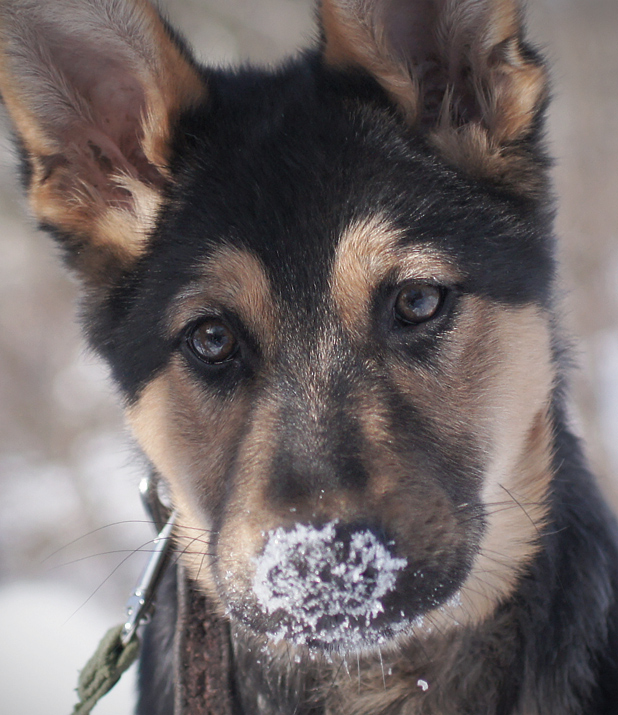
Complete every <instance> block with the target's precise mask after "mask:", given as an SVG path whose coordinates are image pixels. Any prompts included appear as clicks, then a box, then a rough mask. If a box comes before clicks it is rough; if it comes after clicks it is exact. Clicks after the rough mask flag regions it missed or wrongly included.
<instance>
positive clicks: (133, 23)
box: [0, 0, 205, 279]
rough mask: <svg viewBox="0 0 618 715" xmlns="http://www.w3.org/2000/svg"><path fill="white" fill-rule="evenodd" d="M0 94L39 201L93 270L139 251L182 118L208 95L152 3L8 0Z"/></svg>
mask: <svg viewBox="0 0 618 715" xmlns="http://www.w3.org/2000/svg"><path fill="white" fill-rule="evenodd" d="M0 92H1V94H2V99H3V101H4V103H5V104H6V107H7V109H8V113H9V116H10V118H11V119H12V122H13V125H14V129H15V132H16V134H17V137H18V142H19V144H20V146H21V148H22V149H23V153H24V158H25V161H26V176H27V181H28V193H29V199H30V202H31V205H32V208H33V210H34V212H35V214H36V216H37V218H38V219H39V220H40V221H41V223H42V224H43V225H45V226H47V227H49V228H51V229H53V230H54V232H55V233H56V234H57V235H58V236H59V237H61V239H62V240H63V241H64V242H66V243H67V244H68V248H69V254H71V253H73V254H74V258H75V260H76V262H77V265H78V267H79V268H80V269H81V270H82V272H83V273H85V276H86V277H87V278H89V277H90V278H92V279H95V276H94V274H95V273H96V272H100V271H101V270H102V266H101V263H105V264H106V265H107V266H108V267H109V266H110V259H111V260H112V262H116V264H117V265H121V264H125V265H126V264H127V263H128V262H130V261H131V260H133V259H134V258H135V257H136V256H138V255H139V254H140V252H141V251H142V250H143V248H144V242H145V237H146V236H147V234H148V231H149V229H150V227H151V226H150V224H151V223H152V220H153V216H154V215H155V213H156V211H157V208H158V205H159V203H160V201H161V191H162V188H163V186H164V185H165V182H166V180H167V169H166V166H167V162H168V152H169V141H170V136H171V132H172V130H173V126H174V123H175V121H176V119H177V117H178V116H179V114H180V113H181V112H182V111H183V110H185V109H188V108H190V107H191V106H192V105H195V104H196V103H198V102H199V101H200V100H201V99H202V98H203V96H204V94H205V87H204V83H203V81H202V79H201V78H200V76H199V74H198V72H197V70H196V69H195V68H194V66H193V65H192V64H191V62H190V60H188V59H187V58H186V56H185V54H184V53H183V51H182V50H181V49H180V48H179V46H178V45H177V44H176V42H175V41H174V40H173V38H172V37H171V36H170V34H169V32H168V31H167V28H166V26H165V25H164V23H163V22H162V21H161V19H160V17H159V15H158V14H157V12H156V11H155V10H154V8H153V7H152V6H151V5H150V3H149V2H147V0H125V1H124V2H120V1H119V0H2V3H1V4H0ZM71 249H74V250H73V251H72V250H71ZM76 257H77V258H76ZM89 273H91V274H93V275H89Z"/></svg>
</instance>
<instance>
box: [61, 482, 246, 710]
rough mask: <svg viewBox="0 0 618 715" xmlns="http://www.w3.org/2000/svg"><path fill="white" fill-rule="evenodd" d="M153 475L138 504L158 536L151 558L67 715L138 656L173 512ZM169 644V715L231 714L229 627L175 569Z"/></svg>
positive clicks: (166, 555)
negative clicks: (171, 714) (171, 713)
mask: <svg viewBox="0 0 618 715" xmlns="http://www.w3.org/2000/svg"><path fill="white" fill-rule="evenodd" d="M159 486H160V485H159V484H158V481H157V478H156V475H152V476H151V477H146V478H144V479H143V480H142V481H141V483H140V495H141V497H142V502H143V503H144V506H145V508H146V510H147V511H148V513H149V515H150V516H151V518H152V520H153V522H154V523H155V526H156V528H157V531H158V535H157V537H156V538H155V540H154V549H153V553H152V555H151V557H150V559H149V560H148V563H147V564H146V567H145V568H144V571H143V573H142V575H141V577H140V579H139V582H138V585H137V586H136V588H135V589H134V591H133V592H132V594H131V596H130V597H129V599H128V601H127V604H126V620H125V622H124V623H122V624H120V625H118V626H114V627H113V628H110V630H109V631H108V632H107V633H106V634H105V636H104V637H103V639H102V640H101V642H100V643H99V646H98V648H97V650H96V652H95V653H94V655H93V656H92V657H91V658H90V660H89V661H88V663H87V664H86V666H85V667H84V669H83V670H82V671H81V673H80V675H79V679H78V686H77V695H78V697H79V702H78V703H77V705H75V708H74V709H73V711H72V715H89V713H90V712H91V711H92V709H93V708H94V707H95V705H96V704H97V703H98V702H99V700H100V699H101V698H102V697H103V696H104V695H106V694H107V693H108V692H109V691H110V690H111V689H112V688H113V687H114V686H115V685H116V683H117V682H118V681H119V680H120V678H121V676H122V674H123V673H124V672H125V671H126V670H127V669H128V668H129V667H130V666H131V665H132V664H133V663H134V662H135V660H136V659H137V657H138V655H139V648H140V643H139V638H138V629H139V627H140V626H141V625H142V624H145V623H147V622H148V621H149V620H150V617H151V615H152V612H153V610H154V606H155V597H156V593H157V589H158V587H159V584H160V582H161V578H162V576H163V574H164V572H165V569H166V567H167V565H168V564H169V562H170V557H171V554H172V548H171V547H172V543H173V542H172V533H173V530H174V526H175V524H176V512H174V511H171V510H170V508H168V507H166V506H165V505H164V504H163V503H162V501H161V497H160V493H159ZM177 599H178V617H177V621H176V633H175V642H174V684H175V702H174V715H232V712H233V706H232V695H231V693H232V689H231V649H230V637H229V627H228V625H227V623H226V622H224V621H223V620H222V619H221V618H220V617H219V616H218V615H217V614H216V611H215V609H214V607H213V606H212V604H211V603H210V601H209V599H208V598H207V597H206V596H205V595H204V594H202V593H201V592H200V591H199V589H198V588H196V587H195V586H194V584H193V583H192V581H191V580H190V579H189V578H188V577H187V575H186V573H185V570H184V569H183V568H182V567H179V568H178V593H177Z"/></svg>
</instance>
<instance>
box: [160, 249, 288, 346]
mask: <svg viewBox="0 0 618 715" xmlns="http://www.w3.org/2000/svg"><path fill="white" fill-rule="evenodd" d="M210 305H212V306H215V307H219V306H222V307H225V308H227V309H229V310H232V311H235V312H237V313H238V315H239V316H240V317H241V318H242V319H243V321H244V322H245V323H246V325H247V326H248V327H249V328H250V329H251V330H252V331H254V333H255V335H256V336H258V337H259V339H260V343H261V344H262V346H265V347H266V348H268V346H271V345H272V344H273V339H274V335H275V334H276V332H277V330H278V325H279V320H278V315H277V310H276V308H275V305H274V303H273V298H272V294H271V289H270V283H269V279H268V276H267V275H266V272H265V270H264V267H263V266H262V264H261V262H260V261H259V259H258V258H257V257H256V256H254V255H253V254H252V253H250V252H249V251H247V250H244V249H239V248H235V247H233V246H231V245H227V246H225V245H224V246H221V247H218V248H217V249H216V251H215V252H214V254H213V255H212V256H210V257H209V259H208V260H207V261H206V263H205V265H204V269H203V279H202V280H201V281H199V282H197V283H194V284H192V286H191V288H190V289H188V290H187V291H185V292H183V293H182V294H181V295H180V296H178V297H177V298H176V299H175V301H174V302H173V303H172V305H171V307H170V309H169V311H168V312H169V316H170V318H169V327H170V334H171V335H175V334H177V333H178V332H179V331H180V330H181V329H182V328H183V327H184V326H185V325H187V324H189V323H190V322H191V321H192V320H194V319H195V318H196V317H199V316H201V315H203V314H204V310H205V309H206V308H207V307H208V306H210Z"/></svg>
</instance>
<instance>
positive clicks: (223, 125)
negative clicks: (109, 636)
mask: <svg viewBox="0 0 618 715" xmlns="http://www.w3.org/2000/svg"><path fill="white" fill-rule="evenodd" d="M8 5H9V9H7V10H6V11H5V10H3V11H2V12H3V13H4V30H3V36H2V47H3V49H4V57H5V60H4V65H3V72H2V81H3V87H2V91H3V95H4V98H5V101H6V103H7V105H8V107H9V111H10V112H11V113H12V116H13V118H14V120H15V122H16V125H17V128H18V131H19V132H20V134H21V138H22V142H23V147H24V153H25V160H26V166H27V170H28V176H27V181H28V185H29V191H30V195H31V199H32V203H33V205H34V207H35V210H36V211H37V212H38V215H39V218H40V219H41V221H42V222H43V223H44V224H46V225H47V226H48V227H49V228H51V229H52V230H53V231H54V232H55V233H56V235H57V236H58V237H59V238H60V240H61V241H62V242H63V243H64V245H65V246H66V247H67V252H68V255H69V259H70V261H71V262H72V263H73V265H75V266H76V267H77V269H78V270H79V271H80V272H81V274H82V276H83V277H84V279H85V281H86V283H87V285H88V286H89V301H88V302H87V304H86V312H87V323H88V329H89V334H90V337H91V340H92V342H93V344H94V345H95V347H96V348H97V349H98V350H99V351H100V352H101V353H102V354H103V355H104V356H105V357H106V359H107V360H108V361H109V363H110V365H111V367H112V370H113V373H114V375H115V377H116V380H117V382H118V384H119V385H120V387H121V389H122V391H123V393H124V395H125V397H126V401H127V416H128V422H129V424H130V426H131V427H132V429H133V432H134V434H135V436H136V438H137V440H138V442H139V444H140V445H141V447H142V449H143V450H144V452H145V453H146V455H147V456H148V458H149V459H150V461H151V462H152V463H153V465H154V466H155V468H156V469H157V470H158V472H159V473H160V474H161V475H162V477H163V478H164V479H165V480H166V482H167V483H168V484H169V486H170V488H171V493H172V497H173V501H174V505H175V507H176V509H177V510H178V512H179V524H180V528H179V533H178V540H179V544H180V547H181V548H182V549H183V551H184V559H185V562H186V564H187V566H188V567H189V569H190V570H191V573H192V575H193V576H194V578H195V579H196V580H197V581H198V582H199V583H200V584H201V585H202V587H203V588H204V589H205V590H206V591H207V592H208V593H209V594H210V595H211V596H212V597H213V598H214V599H215V600H216V602H217V603H218V604H219V605H220V607H221V610H222V612H226V613H229V614H230V615H231V616H232V618H234V619H235V620H236V621H238V622H239V623H240V624H242V626H243V627H246V628H248V629H249V630H251V631H253V632H255V633H257V634H259V635H262V636H266V637H267V638H269V639H271V640H274V641H277V640H280V639H285V640H287V641H288V642H290V643H292V644H294V645H297V646H299V647H309V648H322V649H336V650H340V651H351V650H359V649H366V648H371V647H373V646H376V645H383V644H388V643H391V642H396V641H397V640H398V639H400V638H403V637H409V636H411V635H413V634H417V635H423V634H425V633H428V632H429V631H430V630H431V629H432V628H437V629H439V628H445V627H451V626H454V625H456V624H458V623H465V622H470V621H478V620H481V619H483V618H484V617H485V616H486V615H487V614H488V613H490V612H491V611H492V610H493V609H494V608H495V607H496V605H497V604H498V603H499V602H500V601H501V600H502V599H503V598H505V597H506V596H507V595H508V594H509V593H510V592H511V590H512V589H513V586H514V584H515V582H516V580H517V577H518V575H519V573H520V572H521V570H522V569H523V568H524V567H525V565H526V564H527V563H528V562H529V560H530V559H531V557H532V556H533V554H534V552H535V548H536V546H535V540H536V536H537V532H538V529H539V528H540V526H541V525H542V520H543V516H544V505H543V501H544V496H545V494H546V492H547V489H548V483H549V479H550V476H551V475H550V461H551V454H550V453H549V449H548V444H549V436H550V435H549V433H550V429H551V428H550V417H549V405H550V399H551V391H552V388H553V380H554V374H553V367H552V364H553V359H552V346H551V341H552V338H551V325H550V324H549V322H548V317H547V308H548V306H549V301H550V299H551V297H550V291H551V283H552V258H551V245H550V242H549V238H548V221H549V218H548V215H547V212H546V209H545V205H544V202H543V186H544V177H543V157H542V156H540V155H538V154H536V153H535V151H537V150H536V148H535V146H536V145H535V142H536V139H537V137H536V133H537V131H538V126H537V124H538V121H539V116H540V111H541V105H542V102H543V97H544V81H543V71H542V68H541V66H540V65H539V63H538V61H537V60H536V58H535V57H534V56H533V55H532V54H531V53H530V51H529V50H528V49H527V48H525V47H524V46H523V45H522V44H521V41H520V40H519V39H518V38H519V26H518V23H517V12H516V9H515V8H514V6H512V5H511V3H508V2H491V1H490V0H487V2H485V3H473V2H469V1H468V2H467V1H466V0H461V1H460V2H458V3H452V2H451V3H439V2H436V3H435V8H434V10H432V12H429V13H427V12H425V11H424V10H423V7H422V6H423V5H427V3H415V2H409V3H403V2H391V3H379V2H374V3H360V2H359V3H355V2H352V3H343V2H323V3H322V16H321V17H322V26H323V35H324V38H323V41H322V45H321V50H320V52H316V53H315V54H313V55H310V56H308V57H307V58H305V59H304V60H302V61H299V62H298V63H296V64H292V65H290V66H289V67H288V68H286V69H284V70H281V71H280V72H278V73H275V74H269V73H264V72H258V71H252V70H244V71H242V72H239V73H237V74H234V75H230V74H229V73H223V72H208V73H206V74H201V73H200V71H198V70H197V69H196V68H195V67H194V66H193V65H192V64H191V62H190V61H189V60H187V59H186V56H185V55H184V54H183V52H181V51H179V50H178V48H177V45H176V44H175V42H174V41H173V40H172V39H170V37H169V36H168V35H167V34H166V31H165V29H164V27H163V26H162V25H161V23H160V21H159V20H158V18H156V17H155V16H154V13H153V12H152V11H151V10H150V8H149V6H147V5H145V4H144V3H142V2H127V3H126V6H125V7H124V8H123V9H119V8H118V7H117V6H116V9H115V10H114V12H116V13H118V15H117V17H116V18H115V21H114V22H111V21H109V17H108V15H106V18H105V23H103V16H102V15H101V14H100V13H101V12H102V9H103V10H105V11H106V12H107V11H108V10H111V9H113V8H112V3H111V2H110V3H108V2H107V1H106V0H96V1H95V0H89V1H88V2H83V3H81V5H80V4H77V5H76V4H75V3H73V2H71V1H69V0H62V2H60V3H59V6H61V7H62V8H64V9H65V10H66V11H67V12H69V11H71V10H73V11H75V8H76V7H78V8H79V12H77V16H78V17H77V19H76V20H75V21H74V22H75V23H77V24H76V25H75V27H78V28H79V27H80V26H79V20H80V16H79V13H80V12H81V13H82V16H83V17H82V19H83V20H84V29H83V33H86V32H87V29H86V22H85V20H86V19H88V20H89V21H90V25H91V26H92V25H93V19H95V20H96V19H97V18H98V20H99V22H100V24H102V26H103V24H104V28H103V29H104V32H101V37H102V38H103V41H102V43H101V45H102V47H97V49H96V51H93V50H90V51H91V52H94V54H96V55H100V54H101V53H102V52H104V51H107V52H109V53H115V54H110V55H109V57H108V59H107V68H105V63H103V65H102V66H103V69H101V68H100V64H101V63H100V62H99V64H98V65H97V69H96V70H95V69H93V67H94V64H96V63H94V64H93V65H92V66H91V65H89V64H88V63H85V64H84V69H82V70H79V69H78V70H76V69H74V63H73V62H72V59H73V58H74V57H75V56H76V55H77V54H78V53H79V54H80V55H81V54H82V53H86V52H88V47H87V43H86V41H85V40H84V39H82V34H80V31H73V35H72V37H73V39H72V40H71V42H72V43H73V45H72V46H70V45H68V46H67V45H66V44H63V42H61V39H62V38H63V37H64V36H63V32H65V31H66V28H68V27H69V22H68V20H64V21H63V20H62V17H61V13H60V15H59V16H58V17H60V19H58V18H53V17H52V15H51V14H50V13H48V12H47V11H46V10H45V7H44V3H36V2H33V3H31V4H30V5H31V7H29V14H30V20H29V22H30V29H29V30H28V32H24V31H23V26H24V17H23V11H24V6H25V3H21V9H20V8H19V4H18V3H15V4H14V5H13V3H9V4H8ZM455 5H457V6H458V7H459V11H458V12H456V8H454V6H455ZM20 13H21V14H20ZM131 23H134V25H135V28H134V29H135V32H138V31H139V32H140V33H141V35H140V41H141V42H142V44H141V45H140V46H139V48H137V49H136V47H135V46H133V45H132V44H131V42H132V41H133V42H134V43H136V42H137V40H135V39H133V40H131V37H130V33H125V35H123V36H122V37H120V35H119V33H118V28H119V27H125V28H126V27H131V28H133V25H131ZM371 23H375V27H374V29H373V30H371V31H370V29H371V28H370V24H371ZM406 23H407V25H406ZM449 23H450V24H449ZM458 23H459V24H458ZM438 26H439V27H442V28H450V35H449V33H448V32H446V33H444V34H445V36H449V37H450V38H451V42H452V45H448V46H446V47H443V45H442V44H441V42H442V41H440V42H438V40H437V39H436V40H434V41H432V42H430V41H429V40H428V39H426V37H427V36H432V37H433V36H435V37H437V36H438V33H437V32H436V31H435V30H436V28H437V27H438ZM73 30H74V28H73ZM114 31H115V32H116V35H113V32H114ZM134 34H135V33H134ZM108 35H109V36H110V37H111V36H112V35H113V37H114V41H113V42H112V41H111V40H110V41H109V42H108V45H109V47H107V48H106V47H105V39H106V38H107V37H108ZM32 37H36V38H37V42H39V44H41V43H43V46H44V47H45V48H46V52H47V55H45V56H46V57H47V56H49V57H51V58H52V63H54V62H55V63H56V64H57V66H58V67H57V70H58V72H57V73H58V74H62V75H63V76H64V77H65V79H67V80H70V82H72V89H71V93H72V94H71V97H70V100H71V101H70V102H68V103H69V104H71V103H72V104H73V105H74V107H73V115H71V121H70V122H69V121H68V120H64V123H62V122H63V120H62V117H60V119H58V116H59V115H61V114H62V112H61V111H57V112H56V113H55V114H54V113H53V112H52V111H51V110H48V114H45V111H46V110H45V109H44V108H42V107H41V106H40V104H38V101H39V100H38V99H37V100H36V101H35V100H34V99H32V96H33V88H32V87H30V88H29V89H27V83H28V81H30V82H32V81H33V80H32V78H31V77H29V75H28V72H27V71H26V70H23V69H21V68H22V67H23V66H24V62H25V66H26V67H30V65H28V64H27V63H28V62H30V63H31V64H32V63H35V62H36V61H37V56H35V55H37V53H36V52H33V51H30V50H28V46H27V44H28V42H29V41H31V40H32ZM85 37H86V34H83V38H85ZM127 38H128V39H127ZM378 38H382V39H381V40H380V41H378ZM65 39H66V38H65ZM45 42H46V43H47V44H45ZM383 42H386V43H387V44H388V48H386V49H385V46H384V45H383V44H382V43H383ZM444 42H446V40H444ZM123 43H124V44H123ZM144 43H146V50H145V49H144V47H143V45H144ZM387 49H388V50H389V51H387ZM457 52H459V53H460V56H458V58H457V60H456V61H455V60H453V56H455V55H456V54H457ZM131 53H132V54H131ZM39 54H41V55H44V54H45V52H42V51H41V53H39ZM15 58H20V59H21V61H22V64H21V65H18V63H17V62H16V61H15ZM24 58H25V60H24ZM127 58H129V59H130V60H131V61H130V62H129V60H128V59H127ZM427 58H429V59H430V62H429V64H432V63H433V64H434V65H435V67H433V69H429V70H428V69H427V68H426V64H427V62H426V61H425V60H426V59H427ZM447 58H448V60H447ZM38 59H39V61H40V58H38ZM100 59H101V58H100V56H99V57H98V60H100ZM429 59H427V61H429ZM404 60H405V62H404ZM93 62H94V60H93ZM123 62H126V65H125V64H123ZM140 62H142V65H143V66H142V65H140V64H139V63H140ZM449 63H450V64H449ZM453 63H455V65H456V66H452V65H453ZM404 65H405V67H404ZM408 65H409V66H410V67H411V68H412V70H410V69H408ZM136 66H137V67H138V70H136V69H135V67H136ZM432 66H433V65H432ZM414 67H417V68H418V73H419V76H415V75H414ZM423 67H424V68H425V69H423ZM153 68H154V69H153ZM410 71H412V75H410V74H409V72H410ZM149 72H150V74H149ZM424 73H426V76H425V74H424ZM475 73H476V74H475ZM42 81H43V80H42ZM419 81H422V82H424V84H423V87H424V90H423V91H421V90H420V89H419ZM53 82H54V77H49V78H44V81H43V87H44V89H45V90H46V91H47V92H48V95H50V97H51V96H52V92H51V88H52V87H55V90H56V94H58V93H59V92H60V89H59V88H58V87H57V86H55V85H53ZM110 85H111V87H112V89H113V91H111V90H110ZM34 89H36V90H37V91H39V92H40V91H41V86H40V85H36V86H34ZM110 97H111V98H113V101H110ZM436 97H437V99H436ZM64 99H65V100H66V97H65V98H64ZM78 100H79V101H78ZM80 102H81V103H83V104H86V105H88V109H87V111H86V110H84V109H83V107H82V106H81V104H80ZM65 103H66V102H65ZM114 103H117V104H119V105H121V106H116V105H115V104H114ZM53 106H55V105H53ZM58 106H60V105H58ZM110 107H111V108H110ZM97 113H98V117H97ZM52 114H54V116H51V115H52ZM438 115H439V116H438ZM93 116H94V119H93V118H92V117H93ZM122 117H124V119H122ZM59 127H61V129H60V128H59ZM50 135H53V136H51V138H50ZM62 142H64V144H63V143H62ZM76 177H77V178H76Z"/></svg>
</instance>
